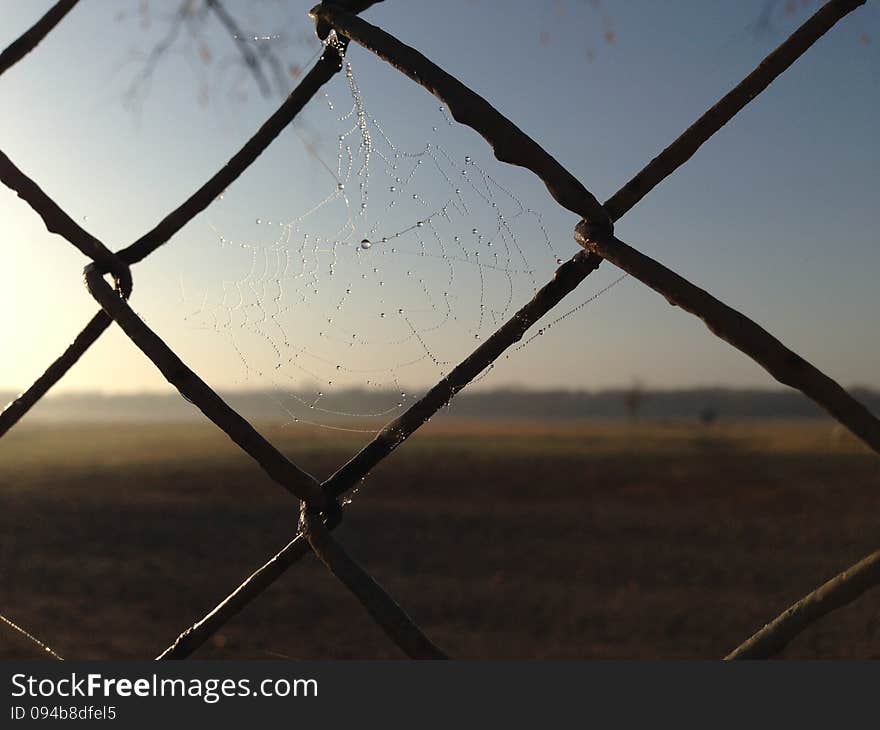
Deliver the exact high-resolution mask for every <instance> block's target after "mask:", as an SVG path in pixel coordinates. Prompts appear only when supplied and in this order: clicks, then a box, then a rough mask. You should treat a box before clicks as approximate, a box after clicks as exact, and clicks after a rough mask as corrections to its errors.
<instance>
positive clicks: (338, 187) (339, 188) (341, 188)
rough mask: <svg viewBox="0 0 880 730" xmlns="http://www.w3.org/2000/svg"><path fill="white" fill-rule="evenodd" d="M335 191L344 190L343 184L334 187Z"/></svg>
mask: <svg viewBox="0 0 880 730" xmlns="http://www.w3.org/2000/svg"><path fill="white" fill-rule="evenodd" d="M336 189H337V190H345V185H344V184H343V183H339V184H338V185H337V186H336Z"/></svg>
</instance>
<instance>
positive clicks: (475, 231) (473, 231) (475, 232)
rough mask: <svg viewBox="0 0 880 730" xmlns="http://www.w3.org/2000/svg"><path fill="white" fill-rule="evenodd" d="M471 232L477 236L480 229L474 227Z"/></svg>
mask: <svg viewBox="0 0 880 730" xmlns="http://www.w3.org/2000/svg"><path fill="white" fill-rule="evenodd" d="M471 233H473V234H474V235H475V236H476V235H477V234H478V233H479V231H478V230H477V229H476V228H474V229H473V230H472V231H471Z"/></svg>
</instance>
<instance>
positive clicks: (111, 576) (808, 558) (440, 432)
mask: <svg viewBox="0 0 880 730" xmlns="http://www.w3.org/2000/svg"><path fill="white" fill-rule="evenodd" d="M710 394H711V397H710ZM640 395H641V400H642V402H641V403H640V404H639V406H638V408H637V409H636V412H635V413H633V412H632V404H631V398H632V395H631V392H630V391H625V390H622V391H618V392H608V393H597V394H586V393H581V394H576V393H575V394H570V395H568V396H567V397H566V396H565V395H563V394H559V393H556V394H541V393H505V394H502V395H497V394H496V395H495V396H494V405H492V404H493V396H491V395H490V394H477V395H474V396H470V397H469V396H468V395H466V394H465V395H463V396H462V397H461V398H460V399H459V400H457V401H456V403H455V405H454V406H453V408H452V409H451V410H450V411H449V412H447V413H445V414H444V415H441V416H438V417H436V418H435V419H433V420H432V422H431V423H429V424H427V426H426V427H425V428H424V429H422V430H421V431H419V432H418V433H417V434H416V435H415V436H413V437H412V439H411V443H408V444H407V445H406V447H405V448H403V449H401V450H400V451H398V452H397V453H395V454H394V455H393V456H392V457H391V458H390V459H388V460H387V461H386V462H385V463H383V464H382V465H381V466H380V467H379V468H378V469H377V470H376V471H375V472H374V473H373V474H372V475H371V476H369V477H368V478H367V480H366V482H365V483H364V484H362V486H361V488H360V490H359V491H358V493H357V494H355V495H354V497H353V502H352V504H351V505H349V507H348V508H347V510H346V517H345V521H344V523H343V525H342V526H341V527H340V528H339V530H340V536H341V538H342V540H343V542H344V543H345V545H346V546H347V547H348V549H349V550H350V552H351V553H352V554H353V556H354V557H356V558H357V559H358V560H359V561H361V562H362V563H363V564H364V566H365V567H366V568H367V569H368V570H370V571H371V572H372V573H373V575H374V576H376V578H377V579H378V580H379V581H380V582H382V583H383V584H384V585H385V586H386V587H387V588H389V589H390V590H391V592H392V593H393V594H394V595H395V597H396V598H397V599H398V600H399V601H400V602H401V603H402V605H403V606H404V607H405V608H406V609H407V610H408V611H409V612H410V613H411V614H412V615H413V616H414V617H415V618H416V619H417V620H418V621H419V622H420V623H421V625H422V626H423V628H424V629H425V630H426V631H427V632H428V633H429V635H431V636H432V637H433V638H434V639H435V640H436V641H437V642H438V643H440V644H441V645H442V646H443V647H444V648H445V649H447V650H448V651H449V652H451V653H453V654H454V655H455V656H460V657H466V658H529V657H536V658H537V657H541V658H550V657H558V658H587V657H618V658H619V657H626V658H637V657H641V658H656V657H667V658H669V657H689V658H705V657H720V656H722V655H724V654H725V653H726V652H727V651H729V650H730V649H732V648H733V647H734V646H736V645H737V644H738V643H739V642H740V641H741V640H742V639H744V638H745V637H746V636H748V635H749V634H751V633H752V632H753V631H754V630H756V629H757V628H759V627H760V626H761V625H762V624H763V623H764V622H765V621H767V620H769V619H770V618H772V617H773V616H774V615H775V614H776V613H777V612H778V611H780V610H782V609H783V608H784V607H786V606H787V605H788V604H789V603H790V602H792V601H794V600H796V599H797V598H799V597H800V596H801V595H802V594H803V593H805V592H807V591H809V590H811V589H812V588H813V587H815V586H816V585H818V584H820V583H821V582H823V581H824V580H826V579H828V578H830V577H831V576H832V575H834V574H836V573H837V572H838V571H839V570H841V569H843V568H844V567H846V566H847V565H849V564H851V563H853V562H854V561H856V560H858V559H860V558H861V557H862V556H863V555H864V554H866V553H867V552H869V551H871V550H873V549H874V548H875V547H876V525H877V520H876V505H877V489H878V487H880V463H878V461H877V459H876V457H875V456H873V455H872V454H870V453H868V451H867V449H866V448H865V447H864V446H862V445H861V444H859V443H857V442H856V441H855V440H854V439H853V438H852V437H851V436H849V435H848V434H847V433H845V432H843V431H842V430H841V429H840V427H837V426H835V425H834V423H833V422H831V421H830V420H827V419H825V418H822V417H820V416H817V415H816V414H815V413H814V412H813V410H812V408H811V407H810V406H807V405H806V404H805V402H801V401H800V400H799V398H800V397H799V396H792V395H790V394H787V393H783V392H774V391H770V392H763V393H756V392H751V393H745V392H739V393H737V392H735V391H725V390H719V391H703V392H701V393H700V395H698V394H697V392H684V393H679V394H677V395H676V394H672V393H656V392H641V393H640ZM78 398H79V400H78ZM238 398H239V399H240V400H241V401H242V402H243V403H244V404H245V405H246V403H247V402H248V400H249V399H254V398H257V395H255V394H250V395H247V396H242V395H241V394H239V396H238ZM871 398H873V399H874V400H871ZM235 399H236V397H235V396H234V394H233V395H231V396H230V400H231V401H233V402H234V401H235ZM868 400H869V402H873V403H876V395H871V397H870V398H869V399H868ZM178 402H179V403H180V404H181V405H182V406H184V408H181V407H179V406H178ZM239 405H241V403H240V404H239ZM39 408H40V409H41V410H38V411H35V412H34V414H33V416H34V417H33V418H31V419H28V421H27V422H25V423H23V424H21V425H20V426H19V427H18V428H17V429H15V430H13V431H12V432H11V433H9V434H8V435H7V436H6V437H5V438H4V439H2V440H0V586H2V593H3V596H2V598H3V601H2V604H3V610H4V612H5V613H6V615H8V616H9V617H10V618H12V619H13V620H15V619H19V620H20V621H21V622H22V623H23V624H24V625H26V626H27V628H28V629H29V630H31V631H33V632H34V633H36V634H37V635H38V636H40V637H42V638H43V639H44V640H46V641H47V643H49V644H50V645H51V646H52V647H53V648H54V649H55V650H56V651H58V652H59V653H60V654H61V655H62V656H71V657H77V658H109V657H113V658H143V657H150V656H154V655H156V654H158V653H159V651H160V650H162V649H163V648H164V647H165V646H166V645H167V644H169V643H170V642H171V641H172V640H173V639H174V638H175V637H176V636H177V634H178V633H179V632H181V631H183V630H184V629H185V628H187V626H188V625H189V623H191V622H193V621H195V620H196V619H198V618H200V617H201V616H202V615H204V614H205V613H206V612H207V611H209V610H210V609H211V608H213V606H214V605H215V604H216V603H217V602H218V601H219V600H220V599H222V598H223V597H224V596H225V595H226V594H227V593H228V592H229V591H230V590H231V589H232V588H233V587H235V586H236V585H238V583H239V582H240V581H241V580H243V579H244V578H245V577H246V576H247V575H249V574H250V573H251V572H252V571H253V570H254V569H256V568H257V567H258V566H259V565H261V564H262V563H263V562H264V561H265V560H266V559H267V558H268V557H269V556H270V555H271V554H274V553H275V552H276V551H277V550H279V549H280V548H281V547H282V546H283V545H284V544H285V543H286V542H287V541H288V540H289V539H291V537H292V536H293V534H294V532H295V529H296V521H297V512H296V505H295V504H294V503H292V501H291V499H290V496H289V495H288V494H287V493H285V492H284V490H282V489H280V488H279V487H278V486H277V485H276V484H274V483H272V482H271V481H269V480H268V479H267V477H265V476H264V475H263V473H262V472H261V470H260V469H259V468H258V467H257V466H256V465H255V464H253V463H252V462H250V461H249V459H248V458H247V457H246V456H245V455H243V454H242V453H241V452H240V451H239V450H238V449H237V448H236V447H235V446H234V445H233V444H232V443H231V442H230V441H229V440H228V439H227V438H226V436H225V435H224V434H222V433H221V432H219V431H218V430H217V429H216V428H214V427H213V426H212V425H211V424H206V423H205V422H203V421H200V420H199V419H198V418H195V417H194V416H195V415H197V414H196V413H195V410H194V409H193V408H192V407H191V406H188V405H187V404H185V403H184V402H183V401H180V399H175V397H173V396H168V397H167V398H166V397H163V396H142V397H140V398H138V397H135V396H131V397H125V398H109V397H108V398H95V397H94V396H92V395H90V396H88V397H86V396H75V395H67V396H63V397H61V396H59V397H57V398H50V399H47V400H46V401H45V403H44V404H41V406H40V407H39ZM187 409H188V410H187ZM590 409H593V411H594V416H595V415H601V416H603V417H602V418H599V417H593V418H587V417H585V416H587V414H588V413H589V412H590ZM707 409H710V410H711V411H712V412H713V413H714V417H713V418H711V419H710V418H707ZM474 411H479V412H483V413H486V412H488V413H495V414H496V416H495V417H492V418H487V417H482V418H476V417H474V413H473V412H474ZM542 411H543V412H544V414H545V415H543V416H542V415H541V412H542ZM245 412H247V408H245ZM75 415H76V416H78V417H79V419H80V420H78V421H71V420H69V419H70V418H72V417H74V416H75ZM749 415H751V416H756V415H760V416H761V417H760V418H756V417H751V418H748V416H749ZM92 416H93V418H92ZM184 416H185V417H184ZM604 416H607V417H604ZM612 416H616V417H612ZM258 426H259V427H260V429H261V430H262V431H263V432H264V433H265V434H266V435H267V437H268V438H269V439H270V440H271V441H272V442H273V443H275V444H277V445H278V446H279V447H281V448H282V450H283V451H284V452H285V454H286V455H288V456H289V457H290V458H291V459H293V460H294V461H295V462H296V463H297V464H299V465H300V466H302V467H303V468H305V469H307V470H309V471H310V472H312V473H313V474H315V475H316V476H318V477H321V478H323V477H326V476H328V475H329V474H331V473H332V472H333V471H334V470H335V469H336V468H337V467H338V466H339V465H340V464H341V463H342V462H344V461H345V460H346V459H347V458H349V457H351V456H352V455H353V454H354V453H355V452H356V450H357V449H358V448H359V447H360V446H362V445H363V444H364V443H365V442H366V440H367V437H368V435H367V434H364V433H347V432H343V431H337V430H330V429H326V428H317V427H310V426H306V425H302V424H297V425H292V424H288V425H284V424H282V423H280V422H278V421H277V420H276V421H274V422H259V421H258ZM878 631H880V607H878V605H877V603H876V601H874V600H872V599H871V598H870V597H868V598H865V599H864V600H862V601H858V602H856V603H854V604H852V605H850V606H848V607H846V608H845V609H842V610H841V611H839V612H837V613H835V614H833V615H832V616H831V617H829V618H827V619H825V620H823V621H820V622H819V623H818V624H816V625H815V626H813V627H811V628H810V629H809V630H807V631H806V632H805V633H804V634H803V635H801V636H800V637H799V638H798V639H797V640H796V641H795V642H794V643H793V644H792V645H791V646H790V647H789V648H788V650H787V651H786V652H785V653H784V654H783V656H787V657H871V656H876V655H878V653H880V635H878ZM36 653H37V652H36V650H35V649H34V647H33V646H32V645H31V644H29V643H28V642H26V641H24V640H23V639H21V637H19V636H17V635H15V634H14V633H12V632H6V631H0V654H2V656H4V657H7V658H10V657H17V658H25V657H29V656H35V655H36ZM396 656H399V655H398V654H397V651H396V649H395V648H394V647H393V646H392V645H391V644H390V643H389V642H388V641H387V640H386V639H385V637H384V636H383V635H382V634H381V632H380V631H379V629H377V628H376V626H375V625H374V624H373V622H372V621H371V620H370V619H369V618H368V617H367V616H366V614H365V613H364V612H363V610H362V609H361V607H360V606H359V605H358V604H357V603H356V601H355V600H354V599H353V598H352V597H351V596H350V595H349V594H348V593H347V591H346V590H345V589H344V588H343V587H342V586H341V585H340V584H339V583H338V581H336V580H335V579H334V578H333V577H332V576H331V575H330V574H329V573H328V572H327V570H326V569H325V568H324V567H323V566H321V565H320V564H319V563H318V562H317V561H316V560H314V558H313V557H308V558H306V559H305V560H303V561H301V562H300V563H299V564H297V565H295V566H294V567H292V568H291V569H290V570H289V571H288V573H287V574H286V575H285V576H284V577H283V578H282V579H281V580H279V581H278V582H277V583H276V584H275V585H274V586H273V587H272V588H271V589H270V590H269V591H268V592H267V593H266V594H265V595H263V596H261V597H260V598H259V599H258V600H257V601H255V602H254V603H253V604H252V605H251V606H250V607H248V608H247V609H246V610H245V611H244V612H243V613H242V614H240V615H239V616H238V617H237V618H236V619H235V620H233V621H232V622H231V623H230V624H228V625H227V626H226V627H224V629H223V630H222V632H221V633H220V634H218V635H217V636H215V637H214V638H213V639H212V640H211V641H210V642H209V644H207V645H206V646H205V647H203V648H202V649H201V650H200V651H199V652H198V653H197V654H196V657H197V658H198V657H203V658H208V657H230V658H232V657H236V658H242V657H246V658H264V659H265V658H284V657H292V658H372V657H388V658H391V657H396Z"/></svg>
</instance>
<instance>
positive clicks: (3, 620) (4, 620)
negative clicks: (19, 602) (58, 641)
mask: <svg viewBox="0 0 880 730" xmlns="http://www.w3.org/2000/svg"><path fill="white" fill-rule="evenodd" d="M0 623H4V624H6V625H7V626H8V627H9V628H11V629H12V630H13V631H16V632H17V633H19V634H21V635H22V636H23V637H24V638H26V639H27V640H28V641H30V642H31V643H32V644H34V645H36V646H38V647H39V648H40V649H41V650H42V651H44V652H46V653H47V654H49V655H50V656H52V657H53V658H54V659H57V660H58V661H61V662H63V661H64V657H62V656H60V655H59V654H57V653H56V652H55V651H54V650H53V649H52V647H50V646H49V645H48V644H45V643H43V642H42V641H40V640H39V639H38V638H37V637H36V636H34V635H33V634H32V633H31V632H30V631H26V630H25V629H23V628H21V626H19V625H18V624H17V623H15V622H13V621H10V620H9V619H8V618H6V616H4V615H3V614H2V613H0Z"/></svg>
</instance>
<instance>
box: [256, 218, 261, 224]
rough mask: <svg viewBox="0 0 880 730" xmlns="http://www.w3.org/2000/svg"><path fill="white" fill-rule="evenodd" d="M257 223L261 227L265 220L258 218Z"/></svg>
mask: <svg viewBox="0 0 880 730" xmlns="http://www.w3.org/2000/svg"><path fill="white" fill-rule="evenodd" d="M255 222H256V224H257V225H260V224H261V223H262V222H263V219H262V218H257V220H256V221H255Z"/></svg>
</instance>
